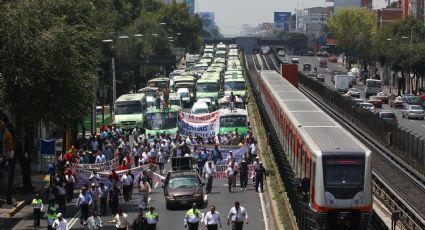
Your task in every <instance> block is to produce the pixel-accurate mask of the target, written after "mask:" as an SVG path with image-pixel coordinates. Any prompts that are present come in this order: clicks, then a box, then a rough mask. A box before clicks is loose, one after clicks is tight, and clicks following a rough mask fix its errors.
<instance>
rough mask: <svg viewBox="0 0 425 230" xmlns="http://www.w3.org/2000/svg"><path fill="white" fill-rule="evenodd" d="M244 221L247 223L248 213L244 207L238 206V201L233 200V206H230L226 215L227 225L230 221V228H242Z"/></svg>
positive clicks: (237, 229) (238, 229)
mask: <svg viewBox="0 0 425 230" xmlns="http://www.w3.org/2000/svg"><path fill="white" fill-rule="evenodd" d="M244 221H245V223H246V224H248V223H249V222H248V213H247V212H246V210H245V208H244V207H242V206H240V203H239V201H236V202H235V207H232V208H231V209H230V211H229V215H228V216H227V225H230V223H232V229H234V230H242V229H243V224H244Z"/></svg>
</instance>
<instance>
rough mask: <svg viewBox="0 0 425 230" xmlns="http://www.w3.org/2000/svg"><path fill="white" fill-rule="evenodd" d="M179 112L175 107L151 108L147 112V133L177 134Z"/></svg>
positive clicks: (154, 134) (152, 134)
mask: <svg viewBox="0 0 425 230" xmlns="http://www.w3.org/2000/svg"><path fill="white" fill-rule="evenodd" d="M178 117H179V113H178V111H177V110H176V109H175V108H172V107H171V108H161V109H157V108H155V107H152V108H149V109H148V111H147V112H146V119H147V125H146V130H145V131H146V135H151V136H156V135H157V134H162V133H165V134H170V135H175V134H177V132H178Z"/></svg>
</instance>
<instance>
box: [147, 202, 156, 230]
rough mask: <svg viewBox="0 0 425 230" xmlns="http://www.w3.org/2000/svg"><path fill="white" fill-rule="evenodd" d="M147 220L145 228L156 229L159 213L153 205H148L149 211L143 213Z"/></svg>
mask: <svg viewBox="0 0 425 230" xmlns="http://www.w3.org/2000/svg"><path fill="white" fill-rule="evenodd" d="M145 217H146V221H147V228H146V229H147V230H156V225H157V224H158V222H159V215H158V213H157V212H156V211H155V208H154V207H153V206H150V207H149V212H147V213H146V214H145Z"/></svg>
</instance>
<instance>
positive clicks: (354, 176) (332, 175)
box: [324, 158, 364, 187]
mask: <svg viewBox="0 0 425 230" xmlns="http://www.w3.org/2000/svg"><path fill="white" fill-rule="evenodd" d="M324 162H325V163H324V182H325V186H332V187H334V186H358V187H360V186H363V181H364V179H363V175H364V160H363V159H362V158H325V159H324Z"/></svg>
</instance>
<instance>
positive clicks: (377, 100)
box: [368, 96, 382, 108]
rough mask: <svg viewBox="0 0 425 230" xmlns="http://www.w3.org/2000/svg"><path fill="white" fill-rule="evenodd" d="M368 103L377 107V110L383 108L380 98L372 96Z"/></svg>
mask: <svg viewBox="0 0 425 230" xmlns="http://www.w3.org/2000/svg"><path fill="white" fill-rule="evenodd" d="M368 102H369V103H371V104H372V105H373V106H375V108H382V101H381V98H380V97H377V96H370V97H369V101H368Z"/></svg>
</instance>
